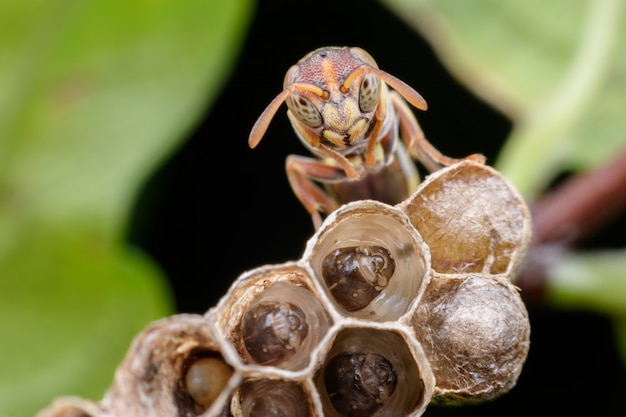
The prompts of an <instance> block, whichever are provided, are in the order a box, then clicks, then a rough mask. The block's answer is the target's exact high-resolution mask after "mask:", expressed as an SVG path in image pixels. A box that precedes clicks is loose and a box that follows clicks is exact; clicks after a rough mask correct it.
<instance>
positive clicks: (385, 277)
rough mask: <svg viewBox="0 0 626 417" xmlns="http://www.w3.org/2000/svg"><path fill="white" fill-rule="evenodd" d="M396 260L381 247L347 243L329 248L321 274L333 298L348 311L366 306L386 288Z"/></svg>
mask: <svg viewBox="0 0 626 417" xmlns="http://www.w3.org/2000/svg"><path fill="white" fill-rule="evenodd" d="M395 268H396V263H395V261H394V260H393V258H392V257H391V253H390V252H389V251H388V250H387V249H385V248H383V247H382V246H350V247H345V248H339V249H335V250H333V251H331V253H329V254H328V255H327V256H326V257H325V258H324V260H323V261H322V276H323V277H324V281H325V282H326V285H327V286H328V290H329V291H330V293H331V294H332V295H333V297H334V298H335V300H337V302H338V303H339V304H340V305H341V307H343V308H345V309H346V310H348V311H356V310H360V309H362V308H365V307H367V306H368V305H369V304H370V303H371V302H372V300H373V299H374V298H376V297H377V296H378V295H379V294H380V292H381V291H382V290H383V289H384V288H385V287H387V284H388V283H389V280H390V279H391V278H392V277H393V273H394V271H395Z"/></svg>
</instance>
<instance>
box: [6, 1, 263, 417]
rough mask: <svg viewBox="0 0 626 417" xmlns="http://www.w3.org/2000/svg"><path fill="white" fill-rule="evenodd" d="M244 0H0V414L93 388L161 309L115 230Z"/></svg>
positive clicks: (237, 31) (160, 295) (179, 129)
mask: <svg viewBox="0 0 626 417" xmlns="http://www.w3.org/2000/svg"><path fill="white" fill-rule="evenodd" d="M252 11H253V7H252V2H251V1H249V0H237V1H227V2H216V1H205V0H189V1H184V2H178V1H174V0H160V1H145V0H124V1H122V0H92V1H74V0H62V1H54V2H51V1H22V0H3V1H2V2H1V3H0V21H1V22H2V23H1V24H0V86H1V87H0V334H1V335H2V343H1V344H0V416H27V415H32V414H33V413H34V412H35V411H36V410H38V409H40V408H42V407H43V406H45V405H47V404H48V403H49V402H50V401H51V399H52V398H54V397H56V396H59V395H65V394H74V395H80V396H84V397H87V398H94V399H99V398H100V397H101V396H102V394H103V390H104V389H105V388H106V387H107V386H108V385H109V384H110V382H111V378H112V374H113V370H114V369H115V366H117V364H118V363H119V362H120V361H121V359H122V357H123V355H124V353H125V351H126V349H127V348H128V345H129V343H130V340H131V338H132V337H133V336H134V335H135V334H136V333H137V332H138V331H139V330H140V329H141V328H143V327H144V326H145V325H146V324H147V323H148V322H149V321H152V320H154V319H156V318H159V317H162V316H164V315H168V314H170V313H172V312H173V311H174V306H173V300H172V295H171V292H170V291H169V288H167V285H166V280H165V279H164V277H163V274H162V272H161V271H160V269H159V268H158V267H157V266H156V265H155V264H154V262H153V261H152V260H151V259H149V258H148V256H146V255H145V254H143V253H140V252H138V251H137V250H136V249H132V248H130V247H128V246H127V245H126V244H125V242H124V237H125V233H126V229H127V222H128V221H129V211H130V209H131V207H132V205H133V204H134V200H135V199H136V196H137V193H138V191H139V190H140V188H141V187H142V185H143V183H144V182H145V181H146V179H147V178H148V177H149V176H150V174H151V173H152V172H153V171H154V170H155V169H156V167H157V166H158V165H159V164H160V163H161V162H162V161H163V160H164V159H165V158H166V157H167V156H168V155H170V154H171V153H172V151H173V150H175V149H176V147H177V146H178V145H179V143H180V142H181V140H183V139H184V138H185V134H186V133H187V131H188V130H190V129H191V128H192V127H193V125H194V123H195V122H196V121H197V119H198V118H199V117H200V116H201V115H202V114H203V112H204V111H205V110H206V108H207V106H210V105H211V103H212V100H214V98H215V97H216V95H217V93H218V92H219V89H220V87H221V85H222V84H223V83H224V80H225V79H226V76H227V74H228V73H229V71H230V68H231V66H232V65H233V64H234V60H235V58H236V57H237V53H238V51H239V49H240V48H239V45H240V43H241V42H242V39H243V36H244V34H245V30H246V28H247V26H248V21H249V19H250V16H251V12H252Z"/></svg>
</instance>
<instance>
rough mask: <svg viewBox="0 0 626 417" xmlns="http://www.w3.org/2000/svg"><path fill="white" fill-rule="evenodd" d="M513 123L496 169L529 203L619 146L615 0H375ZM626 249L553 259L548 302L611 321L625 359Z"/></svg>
mask: <svg viewBox="0 0 626 417" xmlns="http://www.w3.org/2000/svg"><path fill="white" fill-rule="evenodd" d="M381 2H382V3H384V4H386V5H387V6H389V7H390V8H391V10H393V11H394V12H396V13H397V15H398V16H399V17H401V18H402V19H404V20H405V21H406V22H407V23H408V24H410V25H411V26H412V27H414V28H415V29H416V30H417V31H419V32H420V33H421V34H422V35H423V36H424V37H425V38H426V39H428V41H429V42H430V43H431V44H432V46H433V48H434V49H435V51H436V53H437V54H438V56H439V58H440V59H441V60H442V62H444V64H445V65H446V66H447V68H448V69H449V71H450V72H451V73H452V74H454V76H455V77H456V78H457V79H458V80H460V81H461V82H462V83H464V85H465V86H466V87H467V88H468V89H469V90H471V91H473V92H474V93H475V94H476V95H478V96H479V97H482V98H483V99H484V100H485V101H486V102H488V103H490V104H491V105H493V106H494V107H496V108H498V109H500V110H501V111H502V112H503V113H505V114H507V115H508V116H509V117H510V118H511V120H512V121H513V131H512V133H511V135H510V136H509V137H508V138H507V140H506V143H505V146H504V148H503V149H502V151H501V153H500V155H499V156H498V160H497V161H495V163H494V166H495V168H497V169H498V170H500V172H502V173H503V174H504V175H505V176H506V177H507V178H509V179H510V180H511V181H512V182H513V183H514V184H515V185H516V186H517V188H518V189H519V191H520V192H521V193H522V194H523V195H524V196H525V197H526V198H527V200H528V201H529V202H530V203H532V201H534V200H535V199H537V198H539V197H540V196H541V194H542V192H544V191H546V188H547V187H548V186H549V185H550V184H551V182H552V181H554V180H555V178H556V177H557V176H558V175H560V174H564V173H565V174H570V173H576V172H583V171H586V170H590V169H593V168H595V167H598V166H599V165H601V164H603V163H605V162H606V161H608V160H609V159H610V158H612V157H613V156H614V155H616V154H617V153H619V152H623V151H624V150H626V117H624V116H625V113H624V108H625V107H624V104H625V99H626V25H625V24H624V23H626V7H625V6H626V5H625V4H624V2H623V1H621V0H553V1H549V2H545V1H541V0H513V1H506V2H502V1H498V0H480V1H454V0H381ZM625 259H626V248H622V249H618V250H611V251H602V250H599V251H595V252H593V253H573V254H569V255H568V256H565V257H561V258H558V259H557V258H555V259H553V260H552V261H551V268H552V269H551V270H550V271H549V276H548V282H547V285H548V297H549V298H548V300H547V301H548V302H549V303H552V305H553V306H558V307H560V308H587V309H590V310H592V311H596V312H599V313H601V314H606V315H608V316H609V317H612V318H613V319H614V323H615V326H616V331H617V334H616V340H617V341H618V343H619V344H620V352H621V354H622V357H623V359H624V363H625V364H626V324H625V323H626V310H625V309H624V306H625V305H626V262H625V261H624V260H625Z"/></svg>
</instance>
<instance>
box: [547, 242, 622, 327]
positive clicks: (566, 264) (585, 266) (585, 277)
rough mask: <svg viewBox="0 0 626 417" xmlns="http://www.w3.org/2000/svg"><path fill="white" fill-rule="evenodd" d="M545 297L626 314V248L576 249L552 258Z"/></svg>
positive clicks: (565, 304)
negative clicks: (576, 251) (602, 249)
mask: <svg viewBox="0 0 626 417" xmlns="http://www.w3.org/2000/svg"><path fill="white" fill-rule="evenodd" d="M548 276H549V278H548V280H547V297H548V300H549V302H550V303H551V304H552V305H555V306H560V307H570V308H571V307H583V308H588V309H590V310H594V311H596V312H598V313H601V314H607V315H609V316H614V317H618V316H623V317H626V303H625V302H624V295H625V294H626V279H624V277H626V250H624V249H620V250H613V251H609V250H606V251H598V252H589V253H575V254H568V255H565V256H561V257H558V258H557V259H553V262H552V263H551V266H550V267H549V269H548Z"/></svg>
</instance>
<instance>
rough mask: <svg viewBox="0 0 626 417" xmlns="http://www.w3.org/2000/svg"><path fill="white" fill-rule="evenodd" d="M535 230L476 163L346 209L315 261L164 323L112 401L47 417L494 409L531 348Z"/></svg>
mask: <svg viewBox="0 0 626 417" xmlns="http://www.w3.org/2000/svg"><path fill="white" fill-rule="evenodd" d="M530 230H531V228H530V217H529V213H528V209H527V207H526V205H525V203H524V202H523V200H522V199H521V197H520V196H519V195H518V194H517V192H516V191H515V189H514V188H513V187H511V186H510V185H509V183H508V182H507V181H505V180H504V179H503V178H502V177H501V176H500V174H498V173H497V172H496V171H494V170H493V169H491V168H489V167H487V166H484V165H480V164H477V163H473V162H469V161H465V162H461V163H458V164H455V165H452V166H450V167H448V168H444V169H441V170H439V171H437V172H436V173H434V174H432V175H430V176H428V177H427V178H426V180H425V181H424V182H423V183H422V184H421V185H420V186H419V188H418V190H417V191H416V192H415V193H414V194H413V195H412V196H411V197H410V198H408V199H407V200H405V201H404V202H402V203H400V204H398V205H396V206H389V205H386V204H383V203H379V202H376V201H370V200H366V201H358V202H354V203H350V204H347V205H344V206H342V207H340V208H339V209H338V210H336V211H335V212H333V213H332V214H331V215H330V216H329V217H328V218H327V219H326V220H325V221H324V223H323V225H322V227H321V228H320V229H319V230H318V231H317V232H316V233H315V235H314V236H313V237H312V238H311V239H310V240H309V242H308V243H307V247H306V250H305V252H304V254H303V256H302V258H301V259H299V260H296V261H292V262H287V263H284V264H278V265H266V266H262V267H259V268H256V269H254V270H251V271H247V272H245V273H243V274H242V275H241V276H240V277H239V278H238V279H237V280H236V281H235V282H234V283H233V284H232V286H231V288H230V290H229V291H228V293H227V294H226V295H225V296H224V297H223V298H222V299H221V300H220V302H219V303H218V304H217V305H216V306H214V307H212V308H210V309H209V310H208V311H207V312H206V314H205V315H203V316H201V315H175V316H172V317H169V318H165V319H162V320H160V321H157V322H155V323H152V324H151V325H149V326H148V327H147V328H146V329H145V330H144V331H143V332H142V333H140V334H139V335H137V337H136V338H135V341H134V342H133V345H132V346H131V348H130V350H129V352H128V354H127V357H126V359H125V360H124V361H123V362H122V364H121V365H120V366H119V368H118V370H117V372H116V375H115V380H114V381H113V384H112V386H111V387H110V389H109V390H108V392H107V393H106V394H105V396H104V398H103V399H102V400H101V401H100V402H98V403H93V402H89V401H85V400H82V399H79V398H60V399H58V400H57V401H56V402H54V403H53V404H52V405H50V406H49V407H48V408H47V409H46V410H43V411H42V412H41V413H40V414H39V417H52V416H55V417H59V416H73V417H75V416H81V417H88V416H89V417H105V416H106V417H121V416H172V417H174V416H184V417H192V416H203V417H209V416H216V417H230V416H232V417H260V416H269V417H271V416H276V417H278V416H289V417H315V416H318V417H321V416H327V417H370V416H376V417H383V416H387V417H392V416H393V417H397V416H419V415H421V414H422V413H423V412H424V410H425V409H426V407H427V405H428V404H429V403H431V402H439V403H463V402H480V401H485V400H491V399H494V398H496V397H498V396H500V395H502V394H504V393H506V392H507V391H508V390H510V389H511V388H512V387H513V386H514V385H515V383H516V381H517V378H518V376H519V374H520V372H521V369H522V366H523V364H524V361H525V359H526V355H527V352H528V348H529V337H530V326H529V321H528V315H527V312H526V309H525V307H524V304H523V303H522V300H521V298H520V296H519V294H518V290H517V289H516V287H515V286H514V285H513V284H512V280H513V279H514V276H515V271H516V268H517V267H518V265H519V263H520V262H521V260H522V258H523V256H524V254H525V252H526V249H527V246H528V243H529V239H530Z"/></svg>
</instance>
